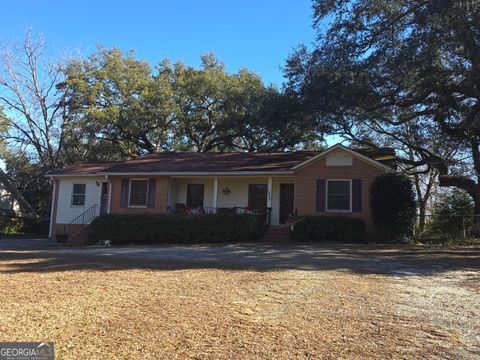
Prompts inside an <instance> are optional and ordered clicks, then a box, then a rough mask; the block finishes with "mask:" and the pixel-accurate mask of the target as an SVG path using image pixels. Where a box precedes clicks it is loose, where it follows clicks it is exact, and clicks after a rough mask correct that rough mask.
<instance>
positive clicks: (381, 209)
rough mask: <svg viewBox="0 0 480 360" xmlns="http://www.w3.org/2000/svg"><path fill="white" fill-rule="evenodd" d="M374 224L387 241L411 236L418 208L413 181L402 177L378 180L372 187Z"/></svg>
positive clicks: (394, 176)
mask: <svg viewBox="0 0 480 360" xmlns="http://www.w3.org/2000/svg"><path fill="white" fill-rule="evenodd" d="M370 207H371V209H372V220H373V224H374V225H375V227H376V228H377V230H378V231H379V232H380V233H381V234H382V235H383V237H384V238H385V239H386V240H397V239H401V238H402V237H405V236H407V235H411V234H412V233H413V226H414V224H415V217H416V209H417V204H416V201H415V193H414V191H413V184H412V182H411V180H410V179H409V178H408V177H407V176H405V175H401V174H397V173H387V174H382V175H380V176H377V177H376V178H375V179H374V181H373V183H372V185H371V187H370Z"/></svg>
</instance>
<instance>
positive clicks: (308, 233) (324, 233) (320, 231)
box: [292, 215, 367, 242]
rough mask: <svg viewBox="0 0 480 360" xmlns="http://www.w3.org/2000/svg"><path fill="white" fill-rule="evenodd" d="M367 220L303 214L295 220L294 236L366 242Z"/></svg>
mask: <svg viewBox="0 0 480 360" xmlns="http://www.w3.org/2000/svg"><path fill="white" fill-rule="evenodd" d="M366 235H367V228H366V225H365V221H363V220H362V219H358V218H354V217H348V216H324V215H323V216H302V217H300V218H298V219H297V221H295V223H294V224H293V229H292V236H293V237H294V238H295V239H296V240H302V241H305V240H307V241H308V240H318V241H339V242H364V241H365V238H366Z"/></svg>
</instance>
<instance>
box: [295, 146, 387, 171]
mask: <svg viewBox="0 0 480 360" xmlns="http://www.w3.org/2000/svg"><path fill="white" fill-rule="evenodd" d="M338 149H341V150H344V151H346V152H347V153H349V154H351V155H352V156H355V157H357V158H358V159H360V160H362V161H364V162H366V163H369V164H371V165H373V166H375V167H377V168H379V169H382V170H385V171H388V170H391V168H390V167H388V166H386V165H383V164H381V163H379V162H378V161H376V160H373V159H371V158H369V157H368V156H365V155H362V154H360V153H359V152H356V151H355V150H351V149H349V148H347V147H346V146H343V145H342V144H336V145H333V146H331V147H329V148H328V149H327V150H325V151H322V152H321V153H320V154H317V155H315V156H313V157H311V158H310V159H308V160H305V161H304V162H302V163H300V164H298V165H295V166H294V167H292V170H298V169H300V168H302V167H304V166H306V165H308V164H310V163H311V162H313V161H317V160H318V159H320V158H322V157H324V156H326V155H328V154H330V153H331V152H332V151H335V150H338Z"/></svg>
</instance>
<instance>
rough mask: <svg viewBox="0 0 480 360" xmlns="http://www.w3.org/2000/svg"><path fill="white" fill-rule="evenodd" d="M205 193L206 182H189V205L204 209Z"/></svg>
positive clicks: (193, 207) (191, 207)
mask: <svg viewBox="0 0 480 360" xmlns="http://www.w3.org/2000/svg"><path fill="white" fill-rule="evenodd" d="M204 194H205V185H204V184H187V206H188V207H189V208H190V209H202V208H203V196H204Z"/></svg>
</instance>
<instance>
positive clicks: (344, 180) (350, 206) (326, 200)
mask: <svg viewBox="0 0 480 360" xmlns="http://www.w3.org/2000/svg"><path fill="white" fill-rule="evenodd" d="M333 181H343V182H347V181H348V182H349V184H350V202H349V209H348V210H335V209H329V208H328V183H329V182H333ZM325 211H326V212H341V213H351V212H352V179H327V181H325Z"/></svg>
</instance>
